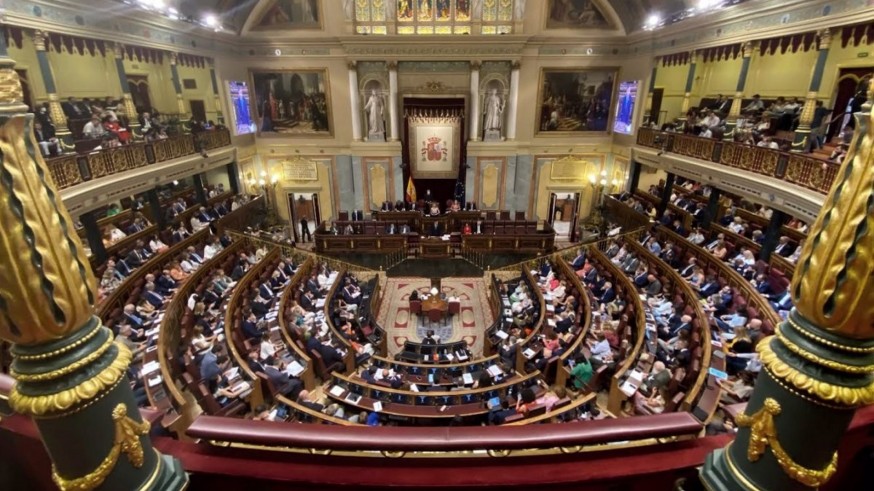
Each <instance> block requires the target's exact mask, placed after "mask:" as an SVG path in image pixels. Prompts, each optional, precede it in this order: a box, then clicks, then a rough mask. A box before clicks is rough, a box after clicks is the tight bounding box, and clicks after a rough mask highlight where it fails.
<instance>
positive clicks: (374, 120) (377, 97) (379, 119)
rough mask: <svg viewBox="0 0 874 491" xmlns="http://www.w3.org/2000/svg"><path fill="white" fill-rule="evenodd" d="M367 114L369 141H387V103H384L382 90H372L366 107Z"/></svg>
mask: <svg viewBox="0 0 874 491" xmlns="http://www.w3.org/2000/svg"><path fill="white" fill-rule="evenodd" d="M364 112H365V113H367V139H368V140H371V141H385V114H384V113H385V101H383V98H382V93H381V91H380V89H378V88H373V89H371V90H370V97H369V98H368V99H367V104H365V105H364Z"/></svg>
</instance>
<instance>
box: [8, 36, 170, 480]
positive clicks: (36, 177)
mask: <svg viewBox="0 0 874 491" xmlns="http://www.w3.org/2000/svg"><path fill="white" fill-rule="evenodd" d="M13 65H14V63H13V61H12V60H11V59H9V58H8V56H7V54H6V46H5V44H3V42H2V37H0V223H2V224H3V226H2V227H0V264H2V265H3V266H2V267H0V338H3V339H5V340H7V341H9V342H11V343H12V355H13V362H12V366H11V375H12V376H13V377H14V378H15V379H16V384H15V386H14V387H13V389H12V392H11V394H10V395H9V404H10V406H11V407H12V409H13V410H14V411H16V412H18V413H20V414H24V415H28V416H31V417H32V418H33V420H34V422H35V424H36V426H37V428H38V429H39V433H40V437H41V438H42V440H43V442H44V444H45V447H46V449H47V450H48V453H49V456H50V457H51V459H52V463H53V465H52V477H53V480H54V481H55V483H56V484H57V485H58V487H59V488H60V489H62V490H65V491H66V490H82V491H84V490H91V489H106V490H110V489H144V490H152V489H155V490H157V489H161V490H164V489H169V490H175V489H182V488H184V487H185V486H186V484H187V476H186V475H185V473H184V472H183V471H182V469H181V466H180V464H179V462H178V461H176V460H174V459H171V458H169V457H165V456H162V455H160V454H159V453H158V452H157V451H156V450H155V449H154V448H153V447H152V444H151V440H150V439H149V436H148V432H149V424H148V423H146V422H143V421H142V419H141V417H140V414H139V411H138V409H137V405H136V402H135V400H134V396H133V392H132V391H131V389H130V385H129V383H128V379H127V373H126V372H127V369H128V365H129V364H130V360H131V353H130V351H129V350H128V349H127V348H126V347H125V346H123V345H121V344H116V343H115V342H114V341H113V335H112V332H111V331H110V330H109V329H107V328H106V327H104V326H103V325H102V324H101V322H100V319H99V318H97V317H96V316H95V315H94V306H93V305H94V301H95V291H96V289H95V286H96V284H95V280H94V277H93V275H92V273H91V267H90V266H89V264H88V259H87V257H85V254H84V250H83V247H82V243H81V241H80V239H79V237H78V235H77V233H76V231H75V229H74V227H73V220H72V219H71V218H70V215H69V214H68V212H67V210H66V209H65V208H64V204H63V202H62V201H61V198H60V195H59V194H58V191H57V189H56V188H55V186H54V184H53V183H52V179H51V176H50V174H49V171H48V168H47V167H46V164H45V162H44V161H43V159H42V157H41V155H40V152H39V151H37V147H36V142H35V140H34V136H33V130H32V123H33V115H32V114H26V111H27V108H26V107H25V106H24V104H22V103H21V100H22V90H21V84H20V81H19V80H18V75H17V74H16V73H15V70H13Z"/></svg>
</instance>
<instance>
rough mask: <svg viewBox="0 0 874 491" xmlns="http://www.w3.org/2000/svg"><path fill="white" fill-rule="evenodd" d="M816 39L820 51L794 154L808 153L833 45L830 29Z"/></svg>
mask: <svg viewBox="0 0 874 491" xmlns="http://www.w3.org/2000/svg"><path fill="white" fill-rule="evenodd" d="M816 37H817V38H818V39H819V51H818V52H817V56H816V63H815V64H814V65H813V73H812V74H811V76H810V86H809V87H808V88H807V97H806V98H805V99H804V107H803V108H802V109H801V117H800V118H799V120H798V128H796V129H795V141H794V142H793V143H792V151H793V152H804V151H807V148H808V147H809V146H810V138H811V135H810V129H811V128H810V124H811V123H812V122H813V114H814V112H815V111H816V101H817V96H818V95H819V86H820V85H822V74H823V72H824V71H825V62H826V60H827V59H828V49H829V45H831V38H832V37H831V31H829V30H828V29H822V30H820V31H819V32H817V33H816Z"/></svg>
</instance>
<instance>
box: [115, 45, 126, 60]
mask: <svg viewBox="0 0 874 491" xmlns="http://www.w3.org/2000/svg"><path fill="white" fill-rule="evenodd" d="M112 49H113V52H114V53H115V58H116V59H117V60H120V59H122V58H124V45H123V44H121V43H115V44H114V45H113V46H112Z"/></svg>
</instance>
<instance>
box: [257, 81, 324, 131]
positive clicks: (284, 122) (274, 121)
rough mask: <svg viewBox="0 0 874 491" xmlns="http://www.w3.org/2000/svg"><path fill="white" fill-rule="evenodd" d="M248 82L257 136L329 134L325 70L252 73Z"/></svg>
mask: <svg viewBox="0 0 874 491" xmlns="http://www.w3.org/2000/svg"><path fill="white" fill-rule="evenodd" d="M252 79H253V87H254V89H255V113H256V114H257V116H258V131H259V134H262V135H263V134H271V133H278V134H282V135H306V136H314V135H319V136H330V135H332V134H333V127H332V125H331V121H330V120H331V101H330V97H329V94H328V92H327V90H328V87H329V84H328V74H327V71H326V70H323V69H322V70H294V71H277V72H255V73H253V74H252Z"/></svg>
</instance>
